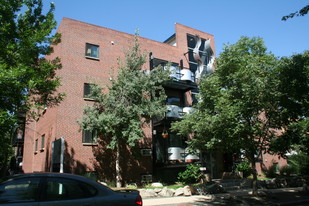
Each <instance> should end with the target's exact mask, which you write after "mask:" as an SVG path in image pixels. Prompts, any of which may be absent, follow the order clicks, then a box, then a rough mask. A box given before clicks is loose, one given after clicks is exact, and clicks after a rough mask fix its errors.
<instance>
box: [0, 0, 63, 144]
mask: <svg viewBox="0 0 309 206" xmlns="http://www.w3.org/2000/svg"><path fill="white" fill-rule="evenodd" d="M42 11H43V4H42V1H41V0H0V48H1V50H0V88H1V90H0V102H1V104H0V112H1V113H2V114H7V115H9V116H11V117H12V119H15V118H16V117H15V115H16V114H17V113H18V112H20V111H23V112H27V111H29V110H30V109H31V108H32V107H45V106H54V105H57V104H58V103H59V102H60V101H61V100H62V99H63V97H64V94H61V93H57V94H56V89H57V88H58V87H59V86H60V79H59V78H57V77H56V70H58V69H60V68H61V64H60V60H59V59H54V60H47V59H45V58H44V57H45V56H46V55H48V54H50V53H51V52H52V48H51V46H50V45H51V44H54V43H57V42H59V40H60V35H59V34H55V35H51V32H52V30H53V29H54V28H55V26H56V21H55V20H54V15H53V12H54V5H51V7H50V10H49V11H48V12H47V13H46V14H44V13H43V12H42ZM28 114H30V113H28ZM4 117H5V115H1V116H0V124H1V123H3V124H12V125H10V126H11V127H13V126H14V124H15V122H14V121H8V122H5V123H4V122H3V120H4V119H3V118H4ZM1 126H3V125H0V127H1ZM4 126H5V125H4ZM6 126H7V125H6ZM7 132H8V131H6V132H1V134H0V141H1V140H3V139H5V138H7V137H6V136H5V135H7Z"/></svg>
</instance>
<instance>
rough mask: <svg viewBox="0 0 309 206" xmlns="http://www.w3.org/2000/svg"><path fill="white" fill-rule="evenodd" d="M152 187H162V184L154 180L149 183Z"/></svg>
mask: <svg viewBox="0 0 309 206" xmlns="http://www.w3.org/2000/svg"><path fill="white" fill-rule="evenodd" d="M151 186H152V187H163V184H162V183H160V182H154V183H152V184H151Z"/></svg>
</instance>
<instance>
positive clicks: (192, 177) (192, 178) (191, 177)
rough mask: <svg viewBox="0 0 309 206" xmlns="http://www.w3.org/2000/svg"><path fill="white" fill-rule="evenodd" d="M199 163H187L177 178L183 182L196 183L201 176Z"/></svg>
mask: <svg viewBox="0 0 309 206" xmlns="http://www.w3.org/2000/svg"><path fill="white" fill-rule="evenodd" d="M202 176H203V173H202V172H201V171H200V165H199V164H188V165H187V168H186V170H185V171H183V172H180V173H178V179H179V181H180V182H183V183H185V184H193V183H197V182H198V181H199V179H200V178H202Z"/></svg>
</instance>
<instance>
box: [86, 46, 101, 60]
mask: <svg viewBox="0 0 309 206" xmlns="http://www.w3.org/2000/svg"><path fill="white" fill-rule="evenodd" d="M85 55H86V57H87V58H94V59H99V46H97V45H93V44H86V54H85Z"/></svg>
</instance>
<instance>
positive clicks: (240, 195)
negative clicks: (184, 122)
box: [143, 188, 309, 206]
mask: <svg viewBox="0 0 309 206" xmlns="http://www.w3.org/2000/svg"><path fill="white" fill-rule="evenodd" d="M250 194H251V190H250V189H246V190H234V191H229V192H227V193H222V194H215V195H206V196H202V195H194V196H189V197H183V196H182V197H165V198H145V199H143V203H144V204H143V205H144V206H154V205H165V206H167V205H175V206H176V205H182V206H185V205H186V206H189V205H206V206H219V205H220V206H259V205H268V206H270V205H274V206H283V205H285V206H289V205H293V206H305V205H309V193H303V192H301V188H280V189H266V190H262V189H261V190H259V196H257V197H255V196H252V195H250Z"/></svg>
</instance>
